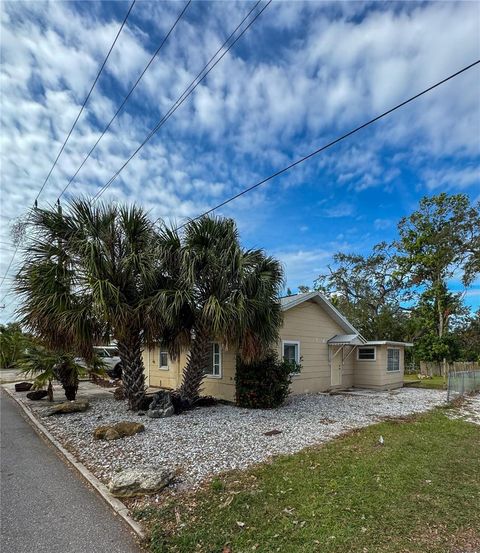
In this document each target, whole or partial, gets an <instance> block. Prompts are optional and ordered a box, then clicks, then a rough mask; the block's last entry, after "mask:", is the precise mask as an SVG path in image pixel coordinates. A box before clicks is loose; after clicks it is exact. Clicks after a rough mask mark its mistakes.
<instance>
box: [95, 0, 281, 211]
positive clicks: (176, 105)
mask: <svg viewBox="0 0 480 553" xmlns="http://www.w3.org/2000/svg"><path fill="white" fill-rule="evenodd" d="M260 1H261V0H258V2H257V3H256V4H255V6H254V7H253V8H252V9H251V10H250V11H249V12H248V14H247V15H246V16H245V17H244V18H243V20H242V21H241V22H240V23H239V25H237V27H236V29H235V30H234V31H233V32H232V33H231V34H230V36H229V37H228V38H227V39H226V41H225V42H224V43H223V44H222V46H220V48H219V49H218V50H217V52H216V53H215V54H214V55H213V56H212V57H211V58H210V60H209V61H208V63H207V64H206V65H205V66H204V68H203V69H202V70H201V71H200V73H199V74H198V75H197V77H195V79H193V81H192V82H191V83H190V85H189V86H188V87H187V88H186V89H185V91H184V92H183V93H182V94H181V95H180V96H179V97H178V99H177V100H176V102H175V103H174V104H173V105H172V106H171V108H170V109H169V111H168V112H167V113H166V114H165V115H164V116H163V117H162V118H161V119H160V121H159V122H158V123H157V125H155V127H154V128H153V129H152V130H151V131H150V133H149V134H148V135H147V137H146V138H145V140H144V141H143V142H142V143H141V144H140V145H139V146H138V147H137V149H136V150H135V151H134V152H133V153H132V154H131V156H130V157H129V158H128V159H127V160H126V161H125V162H124V164H123V165H122V166H121V167H120V169H118V171H116V172H115V173H114V174H113V175H112V177H110V179H109V180H108V181H107V182H106V183H105V184H104V185H103V186H102V188H101V189H100V190H99V191H98V192H97V194H96V195H95V196H94V197H93V199H92V203H93V202H95V201H96V200H98V198H100V196H101V195H102V194H103V193H104V192H105V190H106V189H107V188H108V187H109V186H110V185H111V184H112V183H113V181H114V180H115V179H116V178H117V177H118V175H119V174H120V173H121V172H122V171H123V169H125V167H126V166H127V165H128V164H129V163H130V161H131V160H132V159H133V158H134V157H135V156H136V155H137V153H138V152H139V151H140V150H141V149H142V148H143V147H144V146H145V144H146V143H147V142H148V141H149V140H150V139H151V138H152V136H153V135H154V134H155V133H156V132H157V131H158V130H159V129H160V127H162V126H163V124H164V123H165V122H166V121H167V120H168V119H169V118H170V117H171V116H172V115H173V114H174V113H175V111H177V109H178V108H179V107H180V106H181V105H182V104H183V102H184V101H185V100H186V99H187V98H188V97H189V96H190V94H192V92H193V91H194V90H195V89H196V88H197V86H198V85H199V84H200V83H201V82H202V81H203V80H204V79H205V78H206V77H207V75H208V74H209V73H210V71H212V70H213V69H214V68H215V66H216V65H217V64H218V63H219V62H220V61H221V60H222V59H223V57H224V56H225V55H226V54H227V53H228V52H229V50H230V49H231V48H233V46H234V45H235V44H236V42H237V41H238V40H240V38H241V37H242V36H243V35H244V34H245V33H246V32H247V30H248V29H249V28H250V27H251V26H252V25H253V23H254V22H255V21H256V20H257V19H258V18H259V17H260V15H261V14H262V13H263V12H264V11H265V10H266V9H267V8H268V6H269V5H270V4H271V2H272V0H268V2H267V3H266V4H265V6H263V8H262V9H261V10H260V11H259V12H258V13H257V14H256V15H255V17H254V18H253V19H252V20H251V21H250V22H249V23H248V25H247V26H246V27H245V28H244V29H243V31H242V32H241V33H240V34H239V35H238V36H237V37H236V38H235V40H234V41H233V42H232V43H231V44H230V45H229V46H228V48H227V49H226V50H225V52H223V53H222V55H221V56H220V57H219V58H218V59H217V60H216V61H215V63H214V64H213V65H212V66H211V67H210V68H209V69H208V70H206V68H207V67H208V66H209V65H210V64H211V63H212V61H213V60H214V59H215V57H216V56H217V55H218V53H219V52H220V51H221V50H222V49H223V48H224V47H225V45H226V44H227V43H228V42H229V41H230V40H231V38H232V37H233V36H234V35H235V33H236V32H237V30H238V29H239V28H240V27H241V26H242V24H243V23H244V22H245V21H246V20H247V18H248V17H249V16H250V14H251V13H252V12H253V11H254V10H255V8H256V7H257V6H258V4H260ZM202 73H204V74H203V75H202ZM195 81H197V82H196V83H195ZM194 83H195V84H194Z"/></svg>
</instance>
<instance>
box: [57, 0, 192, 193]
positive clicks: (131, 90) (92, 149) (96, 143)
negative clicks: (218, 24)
mask: <svg viewBox="0 0 480 553" xmlns="http://www.w3.org/2000/svg"><path fill="white" fill-rule="evenodd" d="M191 3H192V0H188V2H187V3H186V5H185V6H184V8H183V10H182V11H181V12H180V15H179V16H178V17H177V19H176V20H175V22H174V23H173V25H172V26H171V27H170V30H169V31H168V33H167V34H166V35H165V37H164V38H163V40H162V42H161V43H160V46H159V47H158V48H157V49H156V50H155V52H154V54H153V55H152V57H151V58H150V61H149V62H148V63H147V65H146V66H145V68H144V69H143V71H142V72H141V73H140V76H139V77H138V79H137V80H136V81H135V84H134V85H133V86H132V88H131V89H130V91H129V92H128V94H127V95H126V96H125V98H124V99H123V102H122V103H121V104H120V106H119V107H118V109H117V111H116V112H115V113H114V115H113V117H112V118H111V119H110V121H109V122H108V124H107V126H106V127H105V128H104V129H103V131H102V133H101V135H100V136H99V138H98V139H97V141H96V142H95V144H94V145H93V146H92V148H91V149H90V151H89V152H88V154H87V156H86V157H85V159H84V160H83V161H82V163H81V164H80V166H79V167H78V169H77V170H76V171H75V173H74V174H73V175H72V176H71V177H70V180H69V181H68V182H67V184H66V185H65V188H64V189H63V190H62V192H61V193H60V195H59V196H58V198H57V200H60V198H61V197H62V196H63V195H64V194H65V192H66V191H67V188H68V187H69V186H70V185H71V184H72V182H73V181H74V180H75V177H76V176H77V175H78V173H79V172H80V171H81V170H82V167H83V166H84V165H85V163H86V162H87V160H88V159H89V158H90V156H91V155H92V153H93V151H94V150H95V148H96V147H97V146H98V144H99V142H100V140H102V138H103V137H104V135H105V133H106V132H107V131H108V129H109V128H110V126H111V124H112V123H113V121H114V120H115V119H116V118H117V116H118V114H119V113H120V111H122V109H123V106H124V105H125V104H126V103H127V101H128V99H129V98H130V96H131V95H132V93H133V91H134V90H135V89H136V88H137V86H138V84H139V82H140V81H141V80H142V78H143V76H144V75H145V73H146V72H147V70H148V68H149V67H150V65H151V64H152V63H153V61H154V59H155V58H156V57H157V55H158V53H159V52H160V50H161V49H162V48H163V45H164V44H165V43H166V42H167V40H168V38H169V37H170V35H171V34H172V32H173V30H174V29H175V27H176V26H177V23H178V22H179V21H180V19H181V18H182V16H183V14H184V13H185V12H186V11H187V8H188V7H189V6H190V4H191Z"/></svg>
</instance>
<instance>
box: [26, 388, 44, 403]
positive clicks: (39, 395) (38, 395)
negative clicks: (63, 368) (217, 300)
mask: <svg viewBox="0 0 480 553" xmlns="http://www.w3.org/2000/svg"><path fill="white" fill-rule="evenodd" d="M47 396H48V392H47V390H34V391H33V392H28V394H27V397H28V399H31V400H32V401H38V400H39V399H43V398H44V397H47Z"/></svg>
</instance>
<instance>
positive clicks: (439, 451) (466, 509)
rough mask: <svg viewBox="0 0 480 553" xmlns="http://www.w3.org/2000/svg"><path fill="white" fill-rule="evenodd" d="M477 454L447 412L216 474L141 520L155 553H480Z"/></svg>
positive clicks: (473, 434)
mask: <svg viewBox="0 0 480 553" xmlns="http://www.w3.org/2000/svg"><path fill="white" fill-rule="evenodd" d="M380 435H382V436H383V437H384V442H385V443H384V445H383V446H381V445H379V442H378V439H379V437H380ZM232 447H235V446H234V444H232ZM479 452H480V429H479V428H478V427H476V426H474V425H472V424H469V423H466V422H464V421H462V420H450V419H448V418H447V417H446V416H445V415H444V412H443V411H442V410H440V409H439V410H437V411H434V412H432V413H429V414H427V415H423V416H419V417H417V418H415V419H411V420H408V421H403V422H396V421H388V422H383V423H380V424H378V425H375V426H371V427H369V428H366V429H363V430H361V431H356V432H353V433H351V434H350V435H348V436H345V437H343V438H339V439H337V440H335V441H332V442H330V443H328V444H326V445H324V446H323V447H319V448H312V449H308V450H305V451H303V452H300V453H298V454H296V455H291V456H282V457H279V458H277V459H275V460H274V461H273V462H272V463H271V464H263V465H260V466H257V467H255V468H253V469H251V470H248V471H246V472H233V473H230V474H227V475H226V476H224V477H222V478H218V477H217V478H216V479H215V480H214V481H213V482H214V484H212V485H209V486H205V488H204V489H202V490H201V491H199V492H197V493H196V494H190V495H187V496H184V497H182V498H178V497H177V498H174V499H171V500H170V503H168V504H166V505H165V506H163V507H162V508H152V507H151V506H150V507H147V508H146V509H143V510H139V511H137V512H136V515H137V517H138V518H139V519H141V520H142V521H143V522H144V523H146V524H147V527H149V529H150V530H151V543H150V551H152V552H153V553H165V552H179V553H181V552H185V553H192V552H204V553H217V552H218V553H220V552H222V551H225V552H228V553H230V552H232V553H246V552H251V551H256V552H262V553H263V552H267V553H270V552H275V551H280V552H282V553H302V552H305V553H307V552H308V553H311V552H322V553H345V552H346V551H349V552H352V553H356V552H358V553H370V552H371V553H378V552H381V553H400V552H402V553H405V552H418V553H420V552H422V553H427V552H428V553H445V552H449V551H452V552H453V551H460V550H461V551H473V550H474V549H469V548H468V547H469V546H471V545H473V546H475V547H477V548H478V547H480V536H479V534H478V529H480V476H479V475H480V455H479ZM220 484H221V485H220Z"/></svg>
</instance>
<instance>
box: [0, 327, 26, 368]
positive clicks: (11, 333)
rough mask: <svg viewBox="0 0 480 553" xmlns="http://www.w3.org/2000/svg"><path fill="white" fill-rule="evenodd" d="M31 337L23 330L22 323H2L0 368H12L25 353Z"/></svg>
mask: <svg viewBox="0 0 480 553" xmlns="http://www.w3.org/2000/svg"><path fill="white" fill-rule="evenodd" d="M29 340H30V337H29V336H28V335H27V334H25V333H24V332H23V331H22V328H21V326H20V324H18V323H8V324H6V325H0V368H1V369H10V368H13V367H15V366H16V364H17V362H18V361H19V360H20V359H21V358H22V356H23V355H24V353H25V350H26V347H27V345H28V343H29Z"/></svg>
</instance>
